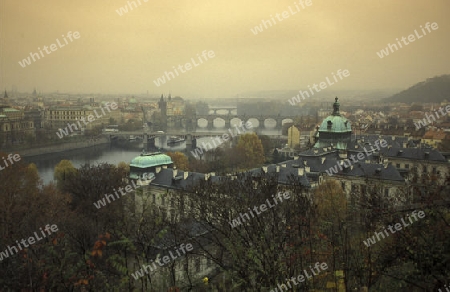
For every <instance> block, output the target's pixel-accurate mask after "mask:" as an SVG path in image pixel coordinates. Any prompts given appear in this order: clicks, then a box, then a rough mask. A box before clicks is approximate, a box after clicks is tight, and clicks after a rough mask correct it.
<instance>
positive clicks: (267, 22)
mask: <svg viewBox="0 0 450 292" xmlns="http://www.w3.org/2000/svg"><path fill="white" fill-rule="evenodd" d="M297 4H298V5H300V6H301V7H302V9H305V8H306V7H305V5H306V6H311V5H312V2H311V0H306V1H303V0H299V1H298V3H297V2H294V5H295V9H292V7H291V6H288V10H285V11H283V12H281V14H280V13H277V14H275V17H276V18H277V19H278V21H279V22H281V21H283V20H285V19H287V18H289V17H290V16H292V15H295V14H297V13H299V12H300V11H301V10H300V7H299V6H298V5H297ZM272 24H273V25H275V24H277V22H276V20H275V18H274V17H273V16H272V15H270V19H269V20H264V19H263V20H261V24H260V25H259V26H255V28H251V29H250V31H251V32H252V33H253V34H254V35H257V34H258V33H262V32H263V31H264V28H265V29H268V28H269V27H272ZM267 25H269V26H267ZM263 26H264V28H263Z"/></svg>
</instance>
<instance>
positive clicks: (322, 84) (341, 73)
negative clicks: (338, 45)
mask: <svg viewBox="0 0 450 292" xmlns="http://www.w3.org/2000/svg"><path fill="white" fill-rule="evenodd" d="M331 74H332V75H333V80H334V82H331V81H330V79H328V77H326V78H325V80H326V81H327V82H326V83H325V81H322V82H320V83H319V84H318V85H317V84H316V83H314V84H313V86H312V88H311V86H310V85H308V88H309V92H311V96H313V95H314V91H313V88H314V90H315V92H320V90H321V89H326V88H327V87H328V86H331V85H333V84H334V83H338V82H339V81H340V80H342V79H344V77H348V76H350V72H349V71H348V70H347V69H345V70H341V69H339V70H338V71H337V72H336V75H337V76H339V80H338V78H337V77H336V76H335V75H334V73H333V72H331ZM318 87H320V89H319V88H318ZM298 92H299V94H297V96H294V97H292V98H291V99H289V100H288V101H289V103H290V104H291V105H295V104H296V103H299V102H301V101H302V99H303V100H305V98H306V97H308V98H309V97H310V96H309V93H308V91H301V90H299V91H298ZM300 96H301V97H302V99H301V98H300Z"/></svg>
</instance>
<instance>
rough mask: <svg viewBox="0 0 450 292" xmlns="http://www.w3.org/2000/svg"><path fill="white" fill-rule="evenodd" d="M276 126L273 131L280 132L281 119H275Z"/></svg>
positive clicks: (281, 126)
mask: <svg viewBox="0 0 450 292" xmlns="http://www.w3.org/2000/svg"><path fill="white" fill-rule="evenodd" d="M275 121H276V122H277V125H276V126H275V129H277V130H281V129H282V128H283V119H276V120H275Z"/></svg>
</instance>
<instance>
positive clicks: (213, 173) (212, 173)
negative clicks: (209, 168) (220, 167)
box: [208, 172, 216, 177]
mask: <svg viewBox="0 0 450 292" xmlns="http://www.w3.org/2000/svg"><path fill="white" fill-rule="evenodd" d="M211 176H216V173H215V172H210V173H209V175H208V177H211Z"/></svg>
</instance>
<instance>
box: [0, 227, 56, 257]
mask: <svg viewBox="0 0 450 292" xmlns="http://www.w3.org/2000/svg"><path fill="white" fill-rule="evenodd" d="M39 230H41V234H42V237H39V235H38V234H37V232H34V235H35V236H31V237H29V238H28V239H27V240H25V239H22V240H21V241H20V243H19V241H18V240H16V244H17V247H16V246H15V245H13V246H9V245H8V246H7V248H6V249H5V251H0V262H1V261H2V260H3V258H5V259H6V258H8V257H9V256H12V255H13V254H14V253H18V252H19V250H22V247H23V248H26V247H29V246H30V245H32V244H35V243H36V242H37V241H39V240H41V239H43V238H46V237H47V235H50V234H52V232H57V231H58V226H56V224H53V225H52V226H50V224H47V225H46V226H45V228H44V230H45V231H46V232H47V233H48V234H47V235H46V234H45V232H44V231H43V230H42V227H41V228H39ZM27 241H28V244H27ZM17 248H19V250H17ZM8 251H9V253H8ZM13 251H14V252H13Z"/></svg>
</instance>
